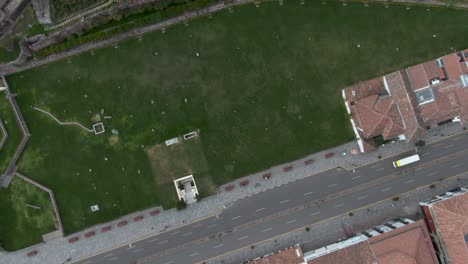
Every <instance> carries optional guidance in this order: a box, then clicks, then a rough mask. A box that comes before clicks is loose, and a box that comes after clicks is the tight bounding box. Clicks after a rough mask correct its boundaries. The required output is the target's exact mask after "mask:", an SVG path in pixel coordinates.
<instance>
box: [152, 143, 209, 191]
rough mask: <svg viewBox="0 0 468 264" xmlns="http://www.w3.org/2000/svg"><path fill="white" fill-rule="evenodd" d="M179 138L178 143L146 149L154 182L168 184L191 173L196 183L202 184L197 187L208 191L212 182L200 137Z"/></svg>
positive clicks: (157, 145)
mask: <svg viewBox="0 0 468 264" xmlns="http://www.w3.org/2000/svg"><path fill="white" fill-rule="evenodd" d="M179 140H180V141H179V143H177V144H174V145H171V146H166V145H165V144H156V145H154V146H152V147H150V148H148V149H147V150H146V153H147V155H148V157H149V160H150V163H151V168H152V170H153V173H154V177H155V181H156V183H157V184H158V185H162V184H168V183H172V181H173V180H175V179H178V178H180V177H184V176H187V175H190V174H192V175H193V176H194V178H195V181H196V182H197V183H199V184H198V185H203V187H201V186H199V189H200V188H202V189H206V192H207V193H210V192H211V191H212V186H214V184H213V182H212V179H211V175H210V171H209V167H208V162H207V161H206V158H205V153H204V151H203V146H202V142H201V140H200V138H199V137H198V138H192V139H189V140H183V139H182V140H181V139H179Z"/></svg>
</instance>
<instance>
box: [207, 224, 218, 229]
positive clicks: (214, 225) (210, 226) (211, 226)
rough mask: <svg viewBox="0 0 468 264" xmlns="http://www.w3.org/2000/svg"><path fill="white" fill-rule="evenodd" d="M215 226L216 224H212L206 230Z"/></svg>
mask: <svg viewBox="0 0 468 264" xmlns="http://www.w3.org/2000/svg"><path fill="white" fill-rule="evenodd" d="M215 225H216V224H214V225H210V226H208V228H212V227H213V226H215Z"/></svg>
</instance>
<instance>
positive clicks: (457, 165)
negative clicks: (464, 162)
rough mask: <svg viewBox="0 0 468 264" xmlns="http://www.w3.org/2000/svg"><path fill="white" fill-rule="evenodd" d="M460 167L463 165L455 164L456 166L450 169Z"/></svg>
mask: <svg viewBox="0 0 468 264" xmlns="http://www.w3.org/2000/svg"><path fill="white" fill-rule="evenodd" d="M459 166H461V164H455V165H453V166H452V167H450V168H456V167H459Z"/></svg>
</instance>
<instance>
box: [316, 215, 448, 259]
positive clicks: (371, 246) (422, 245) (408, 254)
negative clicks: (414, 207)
mask: <svg viewBox="0 0 468 264" xmlns="http://www.w3.org/2000/svg"><path fill="white" fill-rule="evenodd" d="M330 263H349V264H374V263H379V264H387V263H388V264H431V263H434V264H435V263H439V261H438V259H437V256H436V255H435V252H434V248H433V246H432V242H431V239H430V236H429V233H428V231H427V229H426V226H425V224H424V221H423V220H420V221H416V222H413V223H411V224H408V225H406V226H403V227H399V228H397V229H394V230H392V231H389V232H387V233H383V234H380V235H377V236H374V237H371V238H369V239H368V240H365V241H363V242H360V243H358V244H354V245H352V246H349V247H346V248H343V249H340V250H337V251H335V252H332V253H329V254H327V255H324V256H321V257H319V258H316V259H312V260H309V262H308V264H330Z"/></svg>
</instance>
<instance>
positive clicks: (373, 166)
mask: <svg viewBox="0 0 468 264" xmlns="http://www.w3.org/2000/svg"><path fill="white" fill-rule="evenodd" d="M378 166H380V164H375V165H372V166H371V168H375V167H378Z"/></svg>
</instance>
